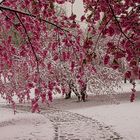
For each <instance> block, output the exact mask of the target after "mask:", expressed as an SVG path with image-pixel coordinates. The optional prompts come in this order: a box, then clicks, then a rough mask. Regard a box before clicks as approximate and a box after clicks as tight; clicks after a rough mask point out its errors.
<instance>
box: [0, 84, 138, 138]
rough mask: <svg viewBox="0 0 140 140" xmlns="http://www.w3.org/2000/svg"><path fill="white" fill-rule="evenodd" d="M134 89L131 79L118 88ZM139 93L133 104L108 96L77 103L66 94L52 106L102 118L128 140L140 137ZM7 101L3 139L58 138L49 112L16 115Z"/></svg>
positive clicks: (0, 129)
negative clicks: (117, 102) (46, 115)
mask: <svg viewBox="0 0 140 140" xmlns="http://www.w3.org/2000/svg"><path fill="white" fill-rule="evenodd" d="M131 88H132V85H131V84H130V83H128V82H127V84H122V88H121V89H118V90H117V91H118V92H125V94H126V92H127V93H128V97H129V94H130V92H131ZM136 90H137V92H138V93H139V91H140V82H139V81H137V86H136ZM122 94H123V93H122ZM59 96H60V95H59ZM125 96H126V95H125ZM137 96H138V99H136V101H134V102H133V103H130V102H129V98H128V99H126V100H125V101H123V100H121V102H120V104H114V103H112V102H108V101H107V102H106V101H105V100H104V97H105V95H104V96H101V97H100V96H91V97H90V99H89V100H88V101H87V102H76V98H73V99H70V100H65V99H62V97H61V98H60V97H59V98H58V97H57V98H56V99H54V101H53V103H52V104H51V107H55V108H59V109H61V110H68V111H70V112H73V113H78V114H81V115H84V116H87V117H90V118H93V119H95V120H98V121H99V122H101V123H102V124H104V125H107V126H110V127H111V129H113V130H114V131H115V132H117V133H119V134H120V135H121V136H122V137H123V138H124V139H126V140H140V132H139V131H140V115H139V110H140V97H139V96H140V94H138V95H137ZM121 97H122V96H121ZM107 98H108V97H107ZM110 99H111V98H110ZM3 104H4V102H3V101H2V100H1V103H0V140H27V139H28V140H29V139H30V140H31V139H32V140H53V139H54V135H55V132H54V128H53V124H52V122H50V120H48V118H47V117H45V115H42V114H32V113H30V112H28V113H27V112H24V111H19V112H18V113H16V115H14V114H13V110H11V109H8V108H3V107H2V106H3ZM83 127H84V126H83Z"/></svg>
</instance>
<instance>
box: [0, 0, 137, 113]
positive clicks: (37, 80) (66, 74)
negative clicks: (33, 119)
mask: <svg viewBox="0 0 140 140" xmlns="http://www.w3.org/2000/svg"><path fill="white" fill-rule="evenodd" d="M74 2H75V0H48V1H46V0H10V1H9V0H2V1H1V2H0V94H1V96H2V97H3V98H4V99H6V100H7V101H8V102H9V103H11V104H12V105H13V107H14V106H15V102H14V99H13V97H14V96H17V97H18V99H19V102H24V101H25V100H30V99H31V97H30V92H31V91H30V90H31V89H34V90H35V95H34V98H33V99H32V107H33V112H34V111H36V109H37V108H38V104H37V102H38V101H39V100H40V99H41V100H42V102H46V100H49V101H52V92H53V91H55V92H58V93H60V92H62V93H66V92H67V90H69V88H68V84H69V82H70V81H71V80H72V81H73V82H75V83H76V85H79V87H83V86H84V85H85V84H86V83H87V82H89V83H90V85H94V84H93V83H94V82H93V79H97V77H96V78H95V75H96V76H97V75H98V77H101V78H100V82H99V83H100V84H101V83H102V82H101V81H104V82H105V83H107V80H106V81H105V79H107V78H108V81H109V82H108V83H111V82H110V81H113V80H115V78H116V76H115V75H117V76H118V77H119V76H120V74H119V73H118V71H120V70H121V69H122V64H124V65H126V66H125V70H123V71H121V72H122V73H123V76H124V77H126V78H128V79H129V78H133V79H136V78H140V68H139V61H140V39H139V38H140V0H83V6H84V15H82V16H81V21H80V22H85V23H86V24H87V33H85V31H83V29H82V28H81V25H80V24H79V22H77V20H76V13H74V12H73V9H72V7H71V15H70V16H67V14H66V13H65V12H64V11H63V10H62V11H61V12H58V8H57V6H59V7H61V6H62V5H64V4H65V3H70V4H71V5H73V4H74ZM123 62H124V63H123ZM112 70H113V71H114V75H113V76H112V77H113V78H114V79H112V77H108V75H107V72H112ZM99 73H100V75H101V76H99ZM89 78H91V79H89ZM101 79H102V80H101ZM116 81H117V78H116ZM102 85H104V84H101V86H102ZM107 87H109V84H108V85H107Z"/></svg>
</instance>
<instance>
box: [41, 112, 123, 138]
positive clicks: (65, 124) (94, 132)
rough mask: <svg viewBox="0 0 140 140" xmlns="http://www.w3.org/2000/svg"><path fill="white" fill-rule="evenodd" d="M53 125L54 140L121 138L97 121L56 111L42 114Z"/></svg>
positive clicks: (75, 114)
mask: <svg viewBox="0 0 140 140" xmlns="http://www.w3.org/2000/svg"><path fill="white" fill-rule="evenodd" d="M42 114H44V115H45V116H46V117H47V118H49V120H50V121H51V122H52V123H53V125H54V129H55V138H54V140H121V139H122V137H120V136H119V134H117V133H116V132H113V131H112V130H111V129H110V128H109V127H108V126H104V125H103V124H101V123H100V122H98V121H97V120H93V119H91V118H88V117H85V116H82V115H79V114H77V113H71V112H68V111H64V110H63V111H62V110H58V109H49V110H47V113H46V111H45V112H43V113H42Z"/></svg>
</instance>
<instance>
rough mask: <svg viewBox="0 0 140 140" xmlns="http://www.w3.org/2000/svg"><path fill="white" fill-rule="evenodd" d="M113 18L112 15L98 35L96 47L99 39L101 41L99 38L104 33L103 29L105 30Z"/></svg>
mask: <svg viewBox="0 0 140 140" xmlns="http://www.w3.org/2000/svg"><path fill="white" fill-rule="evenodd" d="M111 19H112V17H111V18H110V19H109V20H108V21H107V22H106V24H105V26H104V28H103V29H102V30H101V32H100V33H99V35H98V37H97V40H96V43H95V49H96V47H97V44H98V41H99V39H100V37H101V34H102V33H103V31H104V30H105V28H106V26H107V25H108V24H109V22H110V21H111Z"/></svg>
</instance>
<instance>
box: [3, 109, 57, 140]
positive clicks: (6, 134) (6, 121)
mask: <svg viewBox="0 0 140 140" xmlns="http://www.w3.org/2000/svg"><path fill="white" fill-rule="evenodd" d="M53 137H54V130H53V126H52V124H51V123H50V121H49V120H48V119H47V118H45V117H44V116H42V115H41V114H33V113H27V112H26V113H25V112H22V111H20V112H18V113H16V115H14V113H13V110H11V109H8V108H3V107H2V106H1V107H0V140H31V139H32V140H53Z"/></svg>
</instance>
